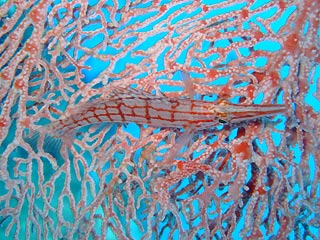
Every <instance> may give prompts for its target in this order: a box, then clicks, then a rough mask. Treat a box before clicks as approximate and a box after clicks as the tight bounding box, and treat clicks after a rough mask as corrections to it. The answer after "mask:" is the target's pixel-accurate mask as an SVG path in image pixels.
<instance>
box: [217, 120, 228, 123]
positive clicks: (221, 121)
mask: <svg viewBox="0 0 320 240" xmlns="http://www.w3.org/2000/svg"><path fill="white" fill-rule="evenodd" d="M218 122H219V123H223V124H225V123H227V121H225V120H223V119H219V120H218Z"/></svg>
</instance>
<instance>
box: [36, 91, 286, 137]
mask: <svg viewBox="0 0 320 240" xmlns="http://www.w3.org/2000/svg"><path fill="white" fill-rule="evenodd" d="M286 110H287V107H286V106H285V105H283V104H260V105H258V104H231V103H229V102H227V101H220V102H218V103H213V102H209V101H205V100H195V99H192V98H190V97H186V98H168V97H166V96H160V95H153V94H151V93H149V92H146V91H143V90H138V89H134V88H123V87H120V86H117V87H113V89H111V91H110V94H109V95H107V96H106V97H105V98H104V99H95V100H92V101H88V102H86V103H84V104H82V105H79V106H78V107H77V111H75V112H74V113H73V114H71V115H69V116H65V117H64V118H62V119H60V120H57V121H55V122H52V123H51V124H49V125H48V126H44V127H42V128H43V130H42V131H44V132H47V133H48V134H51V135H53V136H56V137H59V136H63V135H65V134H68V133H71V132H73V131H75V129H77V128H80V127H83V126H87V125H92V124H99V123H104V122H109V123H120V124H121V123H130V122H133V123H136V124H147V125H149V126H153V127H169V128H191V129H199V130H200V129H207V128H211V127H215V126H217V125H219V124H232V123H237V122H242V121H249V120H254V119H257V118H262V117H266V116H272V115H277V114H281V113H284V112H285V111H286Z"/></svg>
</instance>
